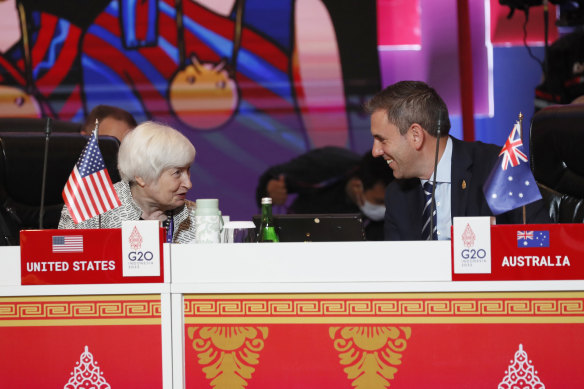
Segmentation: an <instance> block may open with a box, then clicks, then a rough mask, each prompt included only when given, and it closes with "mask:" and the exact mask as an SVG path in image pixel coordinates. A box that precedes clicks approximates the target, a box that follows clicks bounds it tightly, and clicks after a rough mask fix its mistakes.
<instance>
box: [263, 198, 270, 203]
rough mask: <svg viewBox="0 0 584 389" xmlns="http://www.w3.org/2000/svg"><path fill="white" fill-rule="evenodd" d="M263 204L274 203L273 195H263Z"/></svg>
mask: <svg viewBox="0 0 584 389" xmlns="http://www.w3.org/2000/svg"><path fill="white" fill-rule="evenodd" d="M262 204H272V198H271V197H262Z"/></svg>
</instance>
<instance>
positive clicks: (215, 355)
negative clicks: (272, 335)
mask: <svg viewBox="0 0 584 389" xmlns="http://www.w3.org/2000/svg"><path fill="white" fill-rule="evenodd" d="M187 333H188V336H189V339H191V340H192V341H193V343H192V347H193V349H194V350H195V352H196V353H197V358H198V362H199V364H200V365H202V366H203V368H202V370H203V373H205V378H207V379H209V380H211V387H213V388H216V389H239V388H241V389H243V388H244V387H246V386H247V382H246V380H247V379H250V378H251V376H252V373H253V372H254V371H255V368H254V367H253V366H255V365H257V364H258V363H259V356H260V355H259V353H260V351H261V350H262V349H263V348H264V342H265V340H266V338H267V337H268V329H267V328H266V327H229V326H218V327H202V328H201V327H189V328H188V329H187Z"/></svg>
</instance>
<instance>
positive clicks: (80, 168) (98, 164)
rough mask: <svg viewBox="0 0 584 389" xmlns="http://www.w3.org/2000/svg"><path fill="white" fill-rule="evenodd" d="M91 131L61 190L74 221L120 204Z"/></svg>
mask: <svg viewBox="0 0 584 389" xmlns="http://www.w3.org/2000/svg"><path fill="white" fill-rule="evenodd" d="M96 133H97V131H93V134H91V137H90V138H89V142H87V146H85V149H83V152H82V153H81V157H79V161H77V163H76V164H75V167H74V168H73V172H72V173H71V175H70V176H69V180H67V183H66V184H65V188H64V189H63V199H64V200H65V204H67V208H68V210H69V214H70V215H71V217H72V218H73V221H74V222H75V223H80V222H82V221H84V220H87V219H91V218H92V217H95V216H97V215H101V214H102V213H104V212H106V211H108V210H110V209H113V208H116V207H119V206H120V205H121V203H120V199H119V198H118V194H117V193H116V191H115V189H114V186H113V184H112V181H111V179H110V176H109V174H108V172H107V169H106V168H105V163H104V162H103V156H102V155H101V151H100V150H99V146H98V145H97V138H96Z"/></svg>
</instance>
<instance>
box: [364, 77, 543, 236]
mask: <svg viewBox="0 0 584 389" xmlns="http://www.w3.org/2000/svg"><path fill="white" fill-rule="evenodd" d="M366 110H367V111H368V112H369V113H370V115H371V134H372V135H373V139H374V140H373V148H372V154H373V155H374V156H376V157H377V156H383V158H384V159H385V160H386V162H387V164H388V166H389V167H390V168H391V169H392V170H393V175H394V176H395V178H396V180H394V181H393V182H392V183H391V184H389V186H388V187H387V190H386V195H385V205H386V213H385V239H386V240H422V239H432V238H434V239H436V238H437V239H441V240H444V239H450V226H451V225H452V218H453V217H457V216H492V215H493V214H492V212H491V210H490V209H489V206H488V205H487V202H486V200H485V196H484V194H483V190H482V187H483V184H484V182H485V180H486V179H487V177H488V176H489V174H490V172H491V170H492V168H493V166H494V164H495V162H496V161H497V157H498V154H499V151H500V149H501V148H500V147H498V146H496V145H490V144H485V143H482V142H463V141H460V140H457V139H454V138H452V137H450V136H449V135H448V132H449V131H450V120H449V118H448V108H447V107H446V104H445V103H444V101H443V100H442V98H441V97H440V96H439V95H438V93H436V91H435V90H434V89H433V88H431V87H429V86H428V85H427V84H425V83H423V82H420V81H401V82H398V83H396V84H393V85H390V86H388V87H387V88H385V89H384V90H382V91H381V92H379V93H378V94H377V95H375V96H374V97H373V98H372V99H371V100H370V101H369V102H368V103H367V104H366ZM439 119H440V120H439ZM438 127H440V136H439V137H438ZM437 142H438V145H437ZM436 153H438V158H437V159H438V161H439V162H438V166H437V174H436V188H435V189H434V191H435V206H436V210H437V217H436V219H435V220H436V221H435V228H434V236H433V237H432V236H431V235H429V236H423V232H422V230H423V225H424V222H425V220H424V217H423V216H422V215H423V212H424V206H425V204H427V200H426V198H425V196H424V191H423V189H422V186H423V185H424V184H425V183H426V182H432V181H433V173H434V165H435V159H436ZM527 215H528V217H527V222H528V223H548V222H549V221H550V219H549V215H548V213H547V211H546V209H545V206H544V203H543V201H541V200H540V201H537V202H534V203H532V204H529V205H528V206H527ZM497 223H498V224H505V223H517V224H519V223H522V210H521V209H517V210H513V211H509V212H507V213H504V214H501V215H499V216H498V217H497Z"/></svg>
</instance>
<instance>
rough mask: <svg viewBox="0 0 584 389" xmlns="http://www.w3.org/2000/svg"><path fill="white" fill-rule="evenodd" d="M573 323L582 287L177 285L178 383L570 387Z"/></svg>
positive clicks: (581, 313)
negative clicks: (242, 290)
mask: <svg viewBox="0 0 584 389" xmlns="http://www.w3.org/2000/svg"><path fill="white" fill-rule="evenodd" d="M582 331H584V293H582V292H532V293H519V292H506V293H488V292H482V293H374V294H359V293H350V294H243V295H237V294H235V295H224V294H217V295H185V296H184V342H185V343H184V349H185V357H184V358H185V387H186V388H203V387H209V388H211V387H213V388H242V389H243V388H246V387H254V388H274V387H278V388H315V389H316V388H323V387H329V388H347V389H349V388H363V389H364V388H368V389H369V388H389V387H390V386H391V387H405V388H422V387H435V388H452V387H457V388H463V387H473V388H493V387H497V386H498V385H499V384H502V385H503V387H512V385H523V386H520V387H527V386H526V385H527V384H529V385H531V386H528V387H533V388H535V387H543V386H538V385H540V384H541V385H545V386H546V387H562V388H578V387H581V386H582V384H583V383H584V370H583V369H581V367H580V362H579V361H580V358H579V357H576V356H578V355H581V354H582V352H584V337H583V336H582V335H581V334H582ZM521 380H523V381H521ZM505 385H508V386H505Z"/></svg>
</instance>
